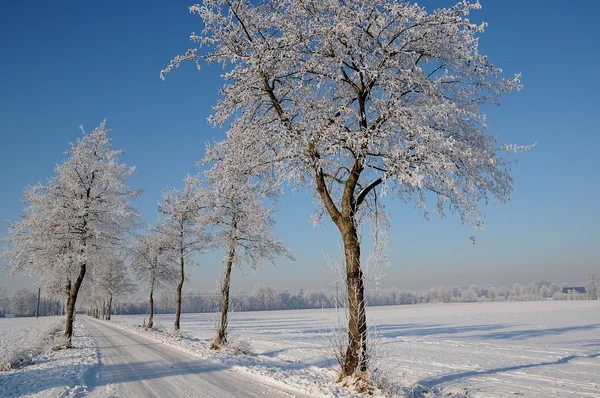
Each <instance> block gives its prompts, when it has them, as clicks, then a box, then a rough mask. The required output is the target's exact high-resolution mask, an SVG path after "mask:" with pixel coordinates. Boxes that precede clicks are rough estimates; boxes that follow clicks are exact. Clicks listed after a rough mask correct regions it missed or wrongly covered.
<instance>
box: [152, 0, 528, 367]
mask: <svg viewBox="0 0 600 398" xmlns="http://www.w3.org/2000/svg"><path fill="white" fill-rule="evenodd" d="M479 7H480V5H479V3H469V2H466V1H464V2H460V3H458V4H457V5H456V6H454V7H452V8H449V9H438V10H435V11H433V12H431V13H429V12H427V10H425V9H424V8H422V7H419V6H418V5H417V4H411V3H409V2H405V1H401V0H363V1H345V2H340V1H334V0H261V1H258V2H250V1H247V0H206V1H204V2H203V3H202V4H201V5H195V6H192V7H190V10H191V11H192V12H194V13H197V14H198V15H199V16H200V18H201V19H202V23H203V28H202V30H201V33H200V34H195V33H193V34H192V35H191V39H192V40H193V41H194V42H195V43H197V44H198V48H193V49H190V50H188V51H187V52H186V53H185V54H184V55H181V56H178V57H176V58H175V59H174V60H173V61H172V62H171V64H170V65H169V66H168V67H167V68H166V69H164V70H163V71H162V72H161V76H162V77H163V78H164V75H165V74H166V73H168V72H170V71H171V70H172V69H173V68H176V67H179V65H180V63H181V62H183V61H185V60H193V61H195V62H196V64H197V65H198V67H200V63H201V62H202V61H206V62H208V63H211V62H218V63H221V64H223V65H224V66H226V67H227V68H228V70H227V72H226V73H225V74H224V75H223V76H224V78H225V79H226V81H227V83H226V85H225V86H224V87H223V90H222V91H221V94H222V99H221V100H220V101H219V103H218V104H217V106H216V107H215V108H214V114H213V116H212V118H211V119H210V120H211V121H212V122H214V123H215V124H216V125H222V124H224V123H226V122H231V126H230V128H229V131H228V141H230V145H231V148H232V150H231V154H232V156H234V157H238V154H243V153H245V152H246V151H245V149H246V148H248V147H251V148H255V149H254V152H255V154H256V156H260V155H261V154H264V153H268V154H269V155H270V158H271V159H270V164H273V165H275V169H274V170H275V173H276V174H275V175H276V176H277V177H278V180H279V181H292V182H294V183H295V184H296V185H298V186H308V187H311V188H313V189H314V192H315V196H316V197H317V201H318V202H319V204H320V206H319V207H320V208H319V211H318V212H317V217H316V219H319V218H320V216H321V215H322V214H327V215H328V216H329V218H330V219H331V220H332V221H333V223H334V224H335V225H336V227H337V228H338V229H339V231H340V235H341V238H342V241H343V245H344V257H345V273H346V278H345V279H346V284H347V292H348V293H347V298H348V310H349V319H348V344H347V350H346V353H345V357H344V361H343V362H344V363H343V366H342V375H344V376H350V375H353V374H358V373H361V372H363V371H365V370H366V369H367V363H368V358H367V355H366V352H367V350H366V332H367V323H366V315H365V306H364V282H363V268H362V267H361V245H360V236H359V230H360V225H361V224H362V223H363V222H364V221H369V222H370V223H371V225H372V226H373V230H374V236H375V237H376V242H375V247H376V249H379V250H381V249H382V248H383V247H384V245H383V244H382V243H385V240H381V239H379V237H380V236H381V233H382V232H383V231H382V230H383V229H384V228H385V227H386V226H387V219H386V218H385V212H384V211H383V209H382V206H381V200H380V196H382V195H385V194H386V193H388V192H392V191H393V192H395V194H396V195H395V196H396V198H398V199H400V200H404V201H407V202H409V201H412V200H415V201H416V203H417V205H418V206H419V207H421V208H423V209H425V204H426V202H427V198H428V197H432V198H433V199H434V200H436V202H437V206H436V211H437V212H438V213H439V214H441V215H444V212H445V210H447V209H450V210H451V211H452V212H456V213H458V214H459V215H460V217H461V219H462V221H463V222H465V223H467V224H471V225H474V226H476V227H483V222H482V217H481V213H480V211H479V204H482V203H487V202H488V201H490V200H493V201H496V202H499V203H504V202H506V201H507V200H508V199H509V194H510V192H511V189H512V178H511V176H510V174H509V170H508V167H507V161H506V160H505V159H504V157H503V156H502V155H501V153H502V152H505V151H510V150H513V149H515V147H513V146H503V147H498V146H497V145H496V138H495V137H491V136H488V135H487V134H486V123H485V115H484V114H483V113H482V111H481V107H482V106H483V105H487V104H491V105H496V104H498V103H499V99H500V97H501V95H502V94H505V93H510V92H511V91H513V90H515V89H519V88H520V83H519V76H516V77H515V78H513V79H508V80H506V79H503V78H502V77H501V76H500V75H501V72H502V71H501V69H499V68H498V67H496V66H494V65H493V64H491V63H490V62H489V60H488V58H487V57H486V56H484V55H482V54H480V53H479V49H478V38H477V35H478V34H479V33H481V32H483V31H484V27H485V24H481V25H476V24H473V23H471V22H470V21H469V20H468V15H469V13H470V12H471V11H472V10H474V9H477V8H479ZM238 160H239V162H240V163H242V162H244V161H246V160H247V158H246V157H243V158H241V157H240V158H239V159H238Z"/></svg>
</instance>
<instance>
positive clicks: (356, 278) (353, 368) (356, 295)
mask: <svg viewBox="0 0 600 398" xmlns="http://www.w3.org/2000/svg"><path fill="white" fill-rule="evenodd" d="M342 227H343V228H341V232H342V239H343V241H344V255H345V258H346V285H347V288H348V314H349V317H348V347H347V349H346V354H345V355H344V363H343V364H342V375H343V376H351V375H353V374H355V373H358V372H364V371H366V370H367V340H366V338H367V317H366V312H365V295H364V285H363V274H362V270H361V268H360V243H359V241H358V234H357V231H356V227H355V224H354V222H353V221H352V220H345V221H344V222H342Z"/></svg>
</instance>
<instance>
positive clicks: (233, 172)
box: [198, 143, 293, 349]
mask: <svg viewBox="0 0 600 398" xmlns="http://www.w3.org/2000/svg"><path fill="white" fill-rule="evenodd" d="M228 156H229V147H228V145H227V143H217V144H215V145H214V146H213V147H212V148H209V149H208V151H207V156H206V158H205V160H204V162H206V163H208V162H213V165H212V168H211V169H210V170H208V171H207V172H206V173H205V181H204V184H205V186H204V189H205V191H206V192H205V193H204V194H203V198H204V211H203V212H202V213H201V215H200V217H199V221H198V225H199V226H201V228H204V227H206V228H210V229H211V233H212V241H213V245H214V246H216V247H218V248H221V249H223V250H225V251H226V254H225V257H224V259H223V263H224V268H225V270H224V275H223V279H222V285H221V293H222V308H221V320H220V323H219V327H218V330H217V336H216V337H215V340H214V342H213V344H212V347H211V348H213V349H219V347H221V346H222V345H223V344H226V343H227V323H228V314H229V289H230V284H231V271H232V268H233V267H234V266H236V267H240V268H241V267H242V265H243V264H244V263H246V264H248V265H249V266H250V267H251V268H252V269H253V270H254V271H259V270H260V268H261V266H262V263H263V261H268V262H270V263H271V264H273V265H275V259H276V258H277V257H279V256H285V257H287V258H289V259H293V257H292V255H291V254H290V252H289V251H288V250H287V249H286V248H285V247H284V246H283V245H282V243H281V242H280V241H279V239H277V236H276V235H275V232H274V226H275V220H274V219H273V210H272V209H270V208H267V207H265V205H264V202H265V200H267V199H268V198H269V197H271V196H272V194H273V190H272V187H269V186H267V185H265V184H261V183H260V182H257V181H254V180H253V178H252V174H251V173H250V172H249V169H250V167H249V165H251V164H252V162H251V159H250V158H249V159H248V163H245V164H244V165H239V164H238V165H232V164H231V163H230V162H229V158H228ZM254 159H256V157H255V158H254ZM236 166H237V167H236Z"/></svg>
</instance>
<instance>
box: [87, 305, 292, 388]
mask: <svg viewBox="0 0 600 398" xmlns="http://www.w3.org/2000/svg"><path fill="white" fill-rule="evenodd" d="M79 319H80V320H82V322H83V323H84V325H85V327H86V328H87V330H88V331H89V332H90V334H91V335H92V336H93V337H94V338H95V339H96V341H97V343H98V351H99V356H100V362H101V365H100V366H99V367H98V369H97V371H96V372H95V373H92V374H89V375H88V378H87V380H86V381H87V385H88V390H91V391H90V394H89V396H90V397H109V396H110V397H119V398H125V397H132V398H134V397H135V398H138V397H221V398H226V397H297V396H301V395H299V394H298V392H297V391H295V392H288V391H284V390H282V389H281V388H280V387H272V386H267V385H264V384H261V383H260V382H258V381H256V380H253V379H252V378H250V377H248V376H246V375H243V374H239V373H236V372H233V371H231V370H228V369H227V367H226V366H225V365H220V364H214V363H210V362H207V361H204V360H202V359H199V358H197V357H194V356H192V355H190V354H186V353H184V352H182V351H180V350H177V349H175V348H172V347H169V346H167V345H164V344H161V343H159V342H156V341H154V340H150V339H147V338H145V337H143V336H139V335H137V334H133V333H130V332H128V331H125V330H123V329H119V328H117V327H114V326H112V325H110V324H108V323H107V322H101V321H97V320H94V319H91V318H89V317H83V316H82V317H80V318H79Z"/></svg>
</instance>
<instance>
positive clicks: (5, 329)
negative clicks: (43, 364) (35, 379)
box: [0, 317, 62, 370]
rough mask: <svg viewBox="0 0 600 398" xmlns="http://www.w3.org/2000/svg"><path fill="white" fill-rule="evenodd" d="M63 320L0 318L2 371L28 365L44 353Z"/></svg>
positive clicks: (54, 318)
mask: <svg viewBox="0 0 600 398" xmlns="http://www.w3.org/2000/svg"><path fill="white" fill-rule="evenodd" d="M61 319H62V318H56V317H43V318H37V319H36V318H0V370H6V369H11V368H13V367H15V366H20V365H26V364H27V363H28V362H30V361H31V359H32V357H35V356H37V355H38V354H39V353H40V352H41V351H44V349H45V348H47V347H45V346H46V345H48V340H49V339H48V337H49V336H50V335H51V334H52V333H53V332H54V331H55V330H57V329H60V321H61Z"/></svg>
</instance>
